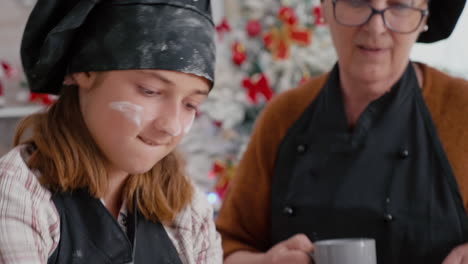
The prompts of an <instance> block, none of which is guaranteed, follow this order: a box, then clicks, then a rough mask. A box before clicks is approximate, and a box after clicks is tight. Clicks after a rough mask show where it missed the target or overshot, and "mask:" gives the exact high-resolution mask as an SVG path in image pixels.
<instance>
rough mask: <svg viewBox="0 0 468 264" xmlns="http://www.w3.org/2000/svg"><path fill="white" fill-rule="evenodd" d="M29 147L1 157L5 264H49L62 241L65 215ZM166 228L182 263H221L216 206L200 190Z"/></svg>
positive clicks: (0, 235) (0, 258) (0, 255)
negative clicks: (29, 158)
mask: <svg viewBox="0 0 468 264" xmlns="http://www.w3.org/2000/svg"><path fill="white" fill-rule="evenodd" d="M24 149H25V147H24V146H20V147H17V148H15V149H13V150H11V151H10V152H9V153H7V154H6V155H5V156H4V157H2V158H1V159H0V263H2V264H9V263H14V264H24V263H42V264H46V263H47V259H48V258H49V256H50V255H51V254H52V253H53V252H54V250H55V248H56V247H57V245H58V242H59V240H60V221H59V220H60V218H59V215H58V212H57V210H56V208H55V205H54V203H53V201H52V200H51V193H50V192H49V191H48V190H47V189H46V188H44V187H43V186H42V185H41V184H40V183H39V181H38V180H37V176H36V175H35V174H34V173H33V172H32V171H31V170H29V168H28V167H27V165H26V164H25V162H24V152H25V151H23V150H24ZM165 229H166V231H167V233H168V235H169V238H170V239H171V241H172V243H173V244H174V246H175V248H176V249H177V252H178V253H179V257H180V259H181V260H182V262H183V263H186V264H192V263H193V264H195V263H210V264H211V263H222V249H221V239H220V236H219V234H218V233H217V232H216V229H215V226H214V222H213V211H212V207H211V205H210V204H209V203H208V202H207V200H206V197H205V196H204V195H203V193H201V192H200V191H196V193H195V195H194V197H193V200H192V203H191V204H190V206H188V207H187V208H186V209H184V210H183V211H182V212H180V213H179V215H178V216H177V217H176V219H175V221H174V222H173V223H172V224H171V225H170V226H165Z"/></svg>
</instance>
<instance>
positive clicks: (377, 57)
mask: <svg viewBox="0 0 468 264" xmlns="http://www.w3.org/2000/svg"><path fill="white" fill-rule="evenodd" d="M339 1H347V2H348V4H349V5H350V6H353V7H354V6H356V5H360V3H362V1H364V2H367V3H369V4H371V5H372V6H373V7H374V8H376V9H378V10H382V9H384V8H386V7H388V6H396V7H402V6H403V7H404V6H411V7H417V8H420V9H426V8H427V2H426V0H339ZM322 7H323V10H324V16H325V19H326V21H327V22H328V24H329V27H330V31H331V36H332V39H333V43H334V45H335V49H336V51H337V55H338V61H339V65H340V70H341V71H344V72H345V73H346V74H348V75H349V76H351V77H352V78H354V79H358V80H360V81H362V82H364V83H366V82H367V83H370V82H375V81H378V80H385V79H386V78H395V76H400V75H401V74H402V72H403V71H404V69H405V68H406V66H407V64H408V61H409V54H410V51H411V48H412V46H413V44H414V43H415V42H416V40H417V38H418V36H419V34H420V33H421V32H422V30H423V29H424V25H425V20H426V18H425V19H424V21H423V22H422V23H421V24H420V26H419V27H418V28H417V30H415V31H414V32H412V33H396V32H393V31H391V30H390V29H388V28H387V27H386V26H385V24H384V21H383V19H382V16H381V15H379V14H376V15H374V16H372V18H371V19H370V20H369V21H368V23H366V24H364V25H361V26H345V25H342V24H340V23H338V22H337V21H336V20H335V17H334V13H333V3H332V0H324V1H323V2H322ZM348 15H349V13H348V14H344V16H348ZM348 17H349V16H348ZM402 21H403V20H402Z"/></svg>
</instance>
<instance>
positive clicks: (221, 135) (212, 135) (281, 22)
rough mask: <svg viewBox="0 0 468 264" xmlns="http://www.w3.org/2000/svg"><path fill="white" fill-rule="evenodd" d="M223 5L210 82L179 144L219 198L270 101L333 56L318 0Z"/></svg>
mask: <svg viewBox="0 0 468 264" xmlns="http://www.w3.org/2000/svg"><path fill="white" fill-rule="evenodd" d="M225 7H226V18H225V19H224V20H223V21H222V22H221V23H220V24H219V25H217V27H216V29H217V38H218V43H217V44H218V46H217V59H218V61H217V68H216V83H215V87H214V88H213V90H212V91H211V93H210V95H209V97H208V99H207V101H206V102H205V103H204V104H203V105H202V107H201V109H200V111H199V115H198V117H197V121H196V122H195V125H194V128H193V129H192V131H191V132H190V134H189V135H187V136H186V137H185V139H184V141H183V142H182V150H183V152H185V153H186V157H187V165H188V173H189V175H190V176H192V177H193V178H194V180H195V182H196V184H198V185H200V186H201V187H202V188H203V189H205V190H206V191H207V190H215V191H216V193H217V195H219V196H221V198H222V196H223V194H224V191H225V189H226V188H227V186H228V183H229V179H230V177H232V175H233V171H234V170H235V164H236V163H237V162H238V160H239V158H240V156H241V155H242V153H243V151H244V149H245V146H246V144H247V142H248V139H249V135H250V133H251V131H252V127H253V125H254V122H255V120H256V118H257V116H258V114H259V112H260V111H261V109H262V108H263V107H264V106H265V104H266V103H267V102H268V100H270V99H271V97H272V96H274V95H275V94H278V93H280V92H282V91H285V90H287V89H292V88H294V87H297V86H298V85H300V84H301V83H303V82H305V81H307V79H309V78H310V77H312V76H316V75H318V74H321V73H323V72H326V71H328V70H329V69H330V68H331V67H332V65H333V64H334V62H335V60H336V57H335V53H334V49H333V46H332V44H331V39H330V35H329V32H328V29H327V26H326V25H325V23H324V21H323V18H322V10H321V8H320V1H319V0H317V1H313V0H289V1H280V0H255V1H252V0H225ZM213 201H214V200H213Z"/></svg>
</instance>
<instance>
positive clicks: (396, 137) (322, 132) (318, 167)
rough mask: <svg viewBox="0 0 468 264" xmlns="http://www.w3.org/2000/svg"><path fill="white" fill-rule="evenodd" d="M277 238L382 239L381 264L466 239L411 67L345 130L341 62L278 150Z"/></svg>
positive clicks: (454, 188) (425, 256)
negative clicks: (295, 236) (296, 235)
mask: <svg viewBox="0 0 468 264" xmlns="http://www.w3.org/2000/svg"><path fill="white" fill-rule="evenodd" d="M275 164H276V165H275V170H274V176H273V183H272V193H271V198H272V212H271V214H272V215H271V216H272V223H271V240H272V243H273V244H276V243H278V242H280V241H283V240H285V239H287V238H289V237H291V236H292V235H294V234H297V233H305V234H307V236H308V237H309V238H310V239H311V240H312V241H316V240H323V239H331V238H350V237H370V238H375V239H376V247H377V259H378V263H379V264H387V263H392V264H396V263H399V264H401V263H426V264H431V263H434V264H435V263H437V264H440V263H442V260H443V259H444V258H445V257H446V256H447V255H448V254H449V252H450V250H451V249H453V248H454V247H456V246H458V245H460V244H462V243H464V242H466V241H467V237H468V236H467V235H468V227H467V224H468V221H467V220H468V218H467V216H466V213H465V209H464V207H463V202H462V199H461V196H460V193H459V190H458V185H457V183H456V180H455V177H454V174H453V172H452V169H451V167H450V164H449V163H448V160H447V157H446V155H445V152H444V150H443V148H442V145H441V142H440V140H439V138H438V135H437V131H436V129H435V126H434V124H433V122H432V119H431V116H430V113H429V111H428V109H427V107H426V105H425V103H424V100H423V97H422V94H421V90H420V88H419V85H418V83H417V79H416V74H415V71H414V69H413V66H412V64H411V63H410V64H409V65H408V67H407V69H406V71H405V73H404V74H403V76H402V78H401V79H400V80H399V82H398V83H397V84H396V85H395V86H394V87H392V89H391V91H390V92H388V93H386V94H385V95H383V96H382V97H381V98H379V99H377V100H375V101H373V102H372V103H371V104H370V105H369V106H368V107H367V108H366V110H365V111H364V112H363V114H362V115H361V117H360V118H359V120H358V122H357V124H356V126H355V128H354V129H353V131H351V132H350V131H349V129H348V127H347V122H346V117H345V114H344V110H343V102H342V98H341V92H340V89H339V75H338V65H337V66H335V68H334V69H333V71H332V72H331V74H330V76H329V79H328V80H327V82H326V83H325V85H324V87H323V88H322V90H321V91H320V93H319V94H318V96H317V98H316V99H315V100H314V101H313V102H312V103H311V104H310V105H309V106H308V108H307V109H306V110H305V111H304V113H303V114H302V115H301V116H300V117H299V119H298V120H297V121H296V122H295V123H294V124H293V126H292V127H291V128H290V129H289V130H288V132H287V134H286V136H285V138H284V139H283V141H282V143H281V144H280V147H279V149H278V153H277V160H276V163H275Z"/></svg>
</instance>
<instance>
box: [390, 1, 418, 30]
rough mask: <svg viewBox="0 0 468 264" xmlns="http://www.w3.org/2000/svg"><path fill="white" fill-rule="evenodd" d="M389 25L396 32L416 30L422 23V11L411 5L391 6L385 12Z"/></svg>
mask: <svg viewBox="0 0 468 264" xmlns="http://www.w3.org/2000/svg"><path fill="white" fill-rule="evenodd" d="M384 19H385V22H386V23H387V26H388V27H389V28H390V29H391V30H393V31H396V32H401V33H409V32H413V31H414V30H416V29H417V28H418V26H419V24H420V23H421V20H422V13H421V11H420V10H418V9H414V8H411V7H398V6H396V7H390V8H389V9H387V10H386V11H385V13H384Z"/></svg>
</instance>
